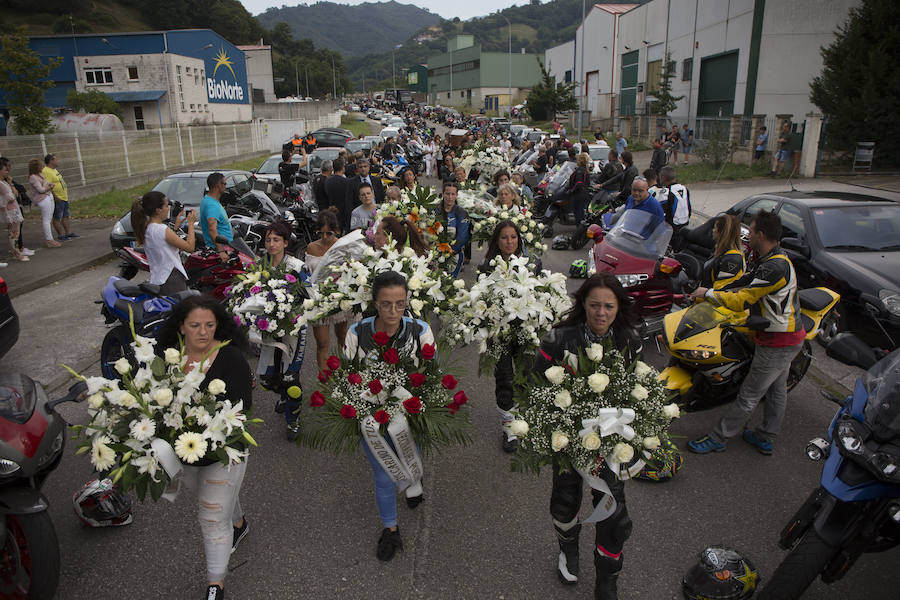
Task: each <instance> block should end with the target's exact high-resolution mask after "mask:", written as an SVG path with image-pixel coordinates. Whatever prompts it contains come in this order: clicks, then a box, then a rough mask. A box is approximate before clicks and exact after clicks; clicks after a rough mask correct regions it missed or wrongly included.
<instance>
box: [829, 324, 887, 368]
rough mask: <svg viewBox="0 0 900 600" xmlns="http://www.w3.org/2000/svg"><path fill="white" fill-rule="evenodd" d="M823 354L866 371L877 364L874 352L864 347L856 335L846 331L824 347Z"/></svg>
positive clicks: (863, 343)
mask: <svg viewBox="0 0 900 600" xmlns="http://www.w3.org/2000/svg"><path fill="white" fill-rule="evenodd" d="M825 354H827V355H828V356H830V357H831V358H834V359H836V360H839V361H841V362H842V363H844V364H846V365H852V366H856V367H860V368H863V369H866V370H868V369H869V368H871V367H872V365H874V364H875V363H876V362H878V355H877V354H876V352H875V350H873V349H872V348H870V347H869V346H868V345H866V343H865V342H863V341H862V340H861V339H859V338H858V337H857V336H856V335H854V334H852V333H850V332H846V331H845V332H843V333H839V334H837V335H836V336H834V339H833V340H831V342H829V344H828V345H827V346H826V347H825Z"/></svg>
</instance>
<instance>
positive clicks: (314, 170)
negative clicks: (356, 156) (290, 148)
mask: <svg viewBox="0 0 900 600" xmlns="http://www.w3.org/2000/svg"><path fill="white" fill-rule="evenodd" d="M341 150H343V148H340V147H338V146H325V147H320V148H316V149H315V150H313V151H312V154H310V155H309V164H308V165H307V168H306V170H307V171H309V176H310V179H312V178H313V177H315V176H316V175H318V174H319V173H321V172H322V163H323V162H324V161H326V160H332V161H333V160H335V159H336V158H337V157H338V156H340V154H341Z"/></svg>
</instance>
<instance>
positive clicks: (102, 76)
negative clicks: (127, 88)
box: [84, 67, 113, 85]
mask: <svg viewBox="0 0 900 600" xmlns="http://www.w3.org/2000/svg"><path fill="white" fill-rule="evenodd" d="M84 82H85V83H86V84H87V85H107V84H110V83H112V82H113V77H112V69H111V68H109V67H97V68H95V69H85V70H84Z"/></svg>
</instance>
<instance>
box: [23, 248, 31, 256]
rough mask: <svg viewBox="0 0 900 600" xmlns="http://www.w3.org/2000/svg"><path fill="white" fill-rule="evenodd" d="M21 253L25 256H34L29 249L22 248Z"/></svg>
mask: <svg viewBox="0 0 900 600" xmlns="http://www.w3.org/2000/svg"><path fill="white" fill-rule="evenodd" d="M21 252H22V254H24V255H25V256H34V250H32V249H31V248H22V250H21Z"/></svg>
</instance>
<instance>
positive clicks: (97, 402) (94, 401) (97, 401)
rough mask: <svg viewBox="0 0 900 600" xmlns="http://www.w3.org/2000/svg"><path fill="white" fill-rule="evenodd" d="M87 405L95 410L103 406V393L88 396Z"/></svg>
mask: <svg viewBox="0 0 900 600" xmlns="http://www.w3.org/2000/svg"><path fill="white" fill-rule="evenodd" d="M88 406H90V407H91V408H93V409H94V410H97V409H98V408H100V407H101V406H103V394H94V395H93V396H91V397H90V398H88Z"/></svg>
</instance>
